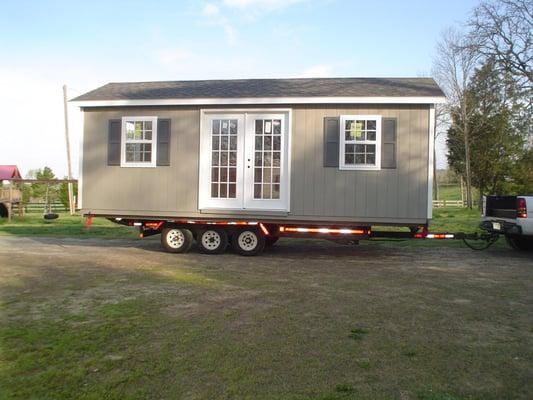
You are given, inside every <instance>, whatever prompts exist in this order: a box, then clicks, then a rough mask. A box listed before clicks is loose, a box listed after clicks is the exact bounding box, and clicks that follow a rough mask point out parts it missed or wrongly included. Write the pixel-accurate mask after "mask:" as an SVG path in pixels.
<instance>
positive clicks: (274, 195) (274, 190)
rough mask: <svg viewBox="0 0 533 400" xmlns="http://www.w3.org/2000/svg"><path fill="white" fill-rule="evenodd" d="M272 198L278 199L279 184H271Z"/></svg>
mask: <svg viewBox="0 0 533 400" xmlns="http://www.w3.org/2000/svg"><path fill="white" fill-rule="evenodd" d="M272 198H273V199H279V185H278V184H276V185H272Z"/></svg>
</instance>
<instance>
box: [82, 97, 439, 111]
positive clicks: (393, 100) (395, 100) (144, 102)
mask: <svg viewBox="0 0 533 400" xmlns="http://www.w3.org/2000/svg"><path fill="white" fill-rule="evenodd" d="M445 101H446V98H445V97H444V96H373V97H365V96H360V97H329V96H328V97H234V98H230V97H227V98H190V99H134V100H77V99H74V100H72V102H73V103H75V104H77V105H78V106H79V107H82V108H85V107H128V106H129V107H134V106H174V105H258V104H439V103H444V102H445Z"/></svg>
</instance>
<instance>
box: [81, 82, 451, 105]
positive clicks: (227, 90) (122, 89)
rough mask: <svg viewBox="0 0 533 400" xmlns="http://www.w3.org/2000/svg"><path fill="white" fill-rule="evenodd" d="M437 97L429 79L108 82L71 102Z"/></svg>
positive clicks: (435, 87) (437, 94) (434, 87)
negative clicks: (251, 98)
mask: <svg viewBox="0 0 533 400" xmlns="http://www.w3.org/2000/svg"><path fill="white" fill-rule="evenodd" d="M369 96H371V97H425V96H429V97H434V96H436V97H438V96H444V94H443V93H442V90H441V89H440V88H439V86H438V85H437V84H436V83H435V81H434V80H433V79H432V78H309V79H234V80H204V81H166V82H124V83H108V84H107V85H104V86H102V87H100V88H98V89H95V90H92V91H90V92H88V93H85V94H83V95H81V96H79V97H77V98H75V99H74V100H73V101H93V100H148V99H149V100H157V99H197V98H201V99H204V98H205V99H208V98H245V97H246V98H248V97H369Z"/></svg>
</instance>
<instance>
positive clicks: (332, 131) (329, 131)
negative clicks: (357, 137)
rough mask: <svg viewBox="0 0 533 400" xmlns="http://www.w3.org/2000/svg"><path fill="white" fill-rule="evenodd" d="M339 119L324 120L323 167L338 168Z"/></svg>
mask: <svg viewBox="0 0 533 400" xmlns="http://www.w3.org/2000/svg"><path fill="white" fill-rule="evenodd" d="M339 135H340V131H339V117H325V118H324V167H338V166H339Z"/></svg>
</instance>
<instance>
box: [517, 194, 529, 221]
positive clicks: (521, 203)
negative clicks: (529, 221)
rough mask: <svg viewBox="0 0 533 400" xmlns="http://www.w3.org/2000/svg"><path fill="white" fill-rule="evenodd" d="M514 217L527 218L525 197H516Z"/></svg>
mask: <svg viewBox="0 0 533 400" xmlns="http://www.w3.org/2000/svg"><path fill="white" fill-rule="evenodd" d="M516 217H517V218H527V206H526V199H522V198H518V199H516Z"/></svg>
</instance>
